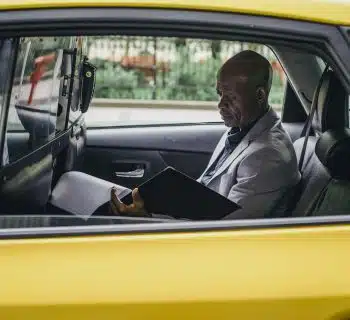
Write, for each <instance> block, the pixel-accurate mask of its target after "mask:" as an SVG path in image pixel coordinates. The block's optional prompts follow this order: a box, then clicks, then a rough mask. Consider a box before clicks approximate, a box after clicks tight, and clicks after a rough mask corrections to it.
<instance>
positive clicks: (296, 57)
mask: <svg viewBox="0 0 350 320" xmlns="http://www.w3.org/2000/svg"><path fill="white" fill-rule="evenodd" d="M55 39H56V38H55ZM55 39H53V40H52V41H61V42H60V46H58V49H56V51H55V56H54V57H51V58H50V57H48V58H47V59H52V60H51V61H50V62H49V67H48V68H49V71H50V72H51V73H50V74H51V79H52V81H51V83H50V85H51V87H50V88H48V89H47V90H43V91H45V92H50V94H49V95H48V96H46V97H35V96H34V101H35V102H36V103H34V104H33V105H35V107H33V106H31V104H30V103H28V101H27V97H28V95H30V93H29V91H28V90H30V87H31V86H32V88H33V87H35V86H36V88H38V87H40V85H42V84H41V83H40V81H37V82H35V79H34V80H33V79H32V78H30V75H29V76H28V77H24V74H25V73H26V72H27V69H28V66H27V67H26V64H25V63H23V61H27V60H28V59H29V58H28V57H29V56H30V53H31V49H32V48H33V46H35V45H41V44H42V41H41V40H40V39H39V38H37V39H36V38H35V39H29V38H23V39H21V40H20V43H19V44H18V46H19V49H18V50H19V51H18V55H17V61H15V62H14V64H15V66H16V67H15V70H14V76H13V77H12V78H11V77H10V78H9V81H10V82H11V83H13V85H12V93H11V97H9V98H8V99H7V102H8V105H9V107H8V108H7V111H4V110H2V113H1V117H2V118H5V121H6V120H7V130H6V143H5V144H4V146H3V150H4V153H6V152H7V153H8V155H7V158H8V160H7V162H5V163H3V167H2V169H1V186H0V197H1V202H0V208H1V215H2V217H1V219H0V225H1V227H4V228H6V227H20V226H22V227H23V226H49V225H50V226H52V225H55V226H56V225H65V224H66V225H72V224H74V223H76V224H84V223H85V224H109V223H151V222H155V221H156V222H167V221H168V220H167V219H164V220H163V219H152V218H132V217H130V218H128V217H122V218H121V217H113V218H112V217H108V215H107V213H106V217H102V216H99V217H95V218H94V219H88V221H86V220H84V219H80V218H79V217H76V216H74V215H73V214H72V213H69V212H65V213H62V211H60V210H56V209H57V208H55V207H54V206H53V205H52V204H50V197H51V194H52V192H53V190H55V187H56V185H57V183H58V181H60V179H61V178H62V176H64V174H66V173H67V172H82V173H84V174H86V175H88V176H90V177H91V179H94V178H99V179H102V180H104V181H109V182H111V183H113V184H118V185H122V186H125V187H128V188H134V187H136V186H138V185H139V184H141V183H142V182H144V181H146V180H147V179H149V178H150V177H152V176H154V175H155V174H156V173H158V172H159V171H161V170H163V169H164V168H166V167H167V166H172V167H174V168H176V169H177V170H179V171H181V172H183V173H185V174H186V175H188V176H190V177H192V178H194V179H196V178H198V177H199V176H200V174H201V173H202V171H203V170H204V169H205V167H206V165H207V162H208V161H209V158H210V156H211V153H212V152H213V150H214V147H215V146H216V144H217V142H218V141H219V139H220V137H221V135H222V134H223V133H224V132H225V130H226V128H225V126H224V124H223V123H221V122H220V123H219V122H203V123H202V122H201V123H183V124H182V123H179V124H176V123H175V124H157V125H152V124H145V125H130V126H118V125H115V126H111V127H98V126H96V127H94V126H89V127H87V125H86V123H85V121H84V115H85V114H86V113H87V112H89V104H90V102H91V98H92V96H93V92H94V73H95V72H96V73H98V72H99V71H98V69H95V68H94V66H93V65H92V64H89V62H88V60H87V58H86V55H87V54H86V52H85V51H84V50H85V48H84V44H81V43H82V42H83V41H82V39H83V38H82V37H62V39H60V40H57V39H56V40H55ZM44 42H45V41H44ZM11 45H12V46H15V45H16V44H14V43H11V44H9V46H11ZM269 47H270V49H271V50H272V51H273V52H274V54H275V55H276V57H277V59H278V61H279V62H280V64H281V65H282V67H283V70H284V72H285V75H286V77H287V82H286V87H285V93H284V100H283V106H282V111H281V121H282V124H283V126H284V128H285V130H286V131H287V132H288V133H289V135H290V137H291V139H292V141H293V144H294V147H295V151H296V154H297V157H298V161H299V162H300V163H299V165H300V171H301V173H302V180H301V183H300V186H299V187H300V188H299V189H298V192H297V193H296V196H295V198H294V201H293V203H291V204H290V207H289V210H288V212H287V213H286V215H285V216H284V217H304V216H310V215H311V216H313V215H332V214H337V215H338V214H347V211H348V209H349V205H350V199H349V195H350V193H349V192H348V191H349V186H348V181H349V177H350V172H349V166H348V163H349V160H350V151H349V150H350V131H349V129H348V122H349V119H348V117H349V113H348V109H349V95H348V93H347V92H346V90H345V88H344V86H343V85H342V82H341V80H340V79H339V78H338V76H337V74H336V72H335V71H333V69H332V66H326V63H325V62H324V61H323V60H322V59H321V58H320V57H318V56H316V55H315V54H314V53H309V52H306V51H301V50H296V49H294V48H291V47H288V46H281V45H277V44H273V45H272V44H271V45H270V44H269ZM56 48H57V46H56ZM49 49H50V48H49ZM48 52H50V50H47V48H45V46H43V49H42V55H44V56H45V55H46V56H48ZM3 59H5V58H3ZM28 61H29V60H28ZM38 64H39V69H36V70H39V72H40V61H39V62H38ZM46 71H47V70H46ZM87 74H89V75H90V76H86V75H87ZM91 74H93V77H91ZM17 78H18V79H19V80H18V81H19V82H18V81H17ZM23 79H25V80H23ZM16 81H17V82H16ZM24 85H26V86H27V87H26V88H28V89H26V90H27V91H26V90H19V89H18V88H21V87H24ZM4 90H5V89H4ZM35 99H37V100H35ZM2 100H3V101H5V100H6V99H2ZM2 103H3V105H4V102H2ZM37 106H39V107H37ZM313 108H314V114H313V116H312V117H311V116H310V114H312V112H311V111H310V110H312V109H313ZM3 109H4V107H3ZM5 109H6V108H5ZM14 118H16V121H13V119H14ZM11 119H12V120H11ZM11 121H12V122H11ZM10 122H11V123H10ZM308 125H309V130H306V128H307V126H308ZM305 130H306V131H309V132H308V133H309V134H305ZM305 141H306V142H305ZM303 149H305V150H304V151H303ZM4 158H6V156H5V157H4ZM135 170H141V171H142V175H140V176H134V177H130V176H128V175H123V174H119V175H118V174H116V173H117V172H121V173H123V172H133V171H135ZM81 188H82V190H83V189H84V185H82V186H81ZM333 190H336V191H333ZM339 190H341V191H339ZM82 194H84V193H82ZM339 194H341V195H342V196H339ZM66 196H67V197H74V196H75V195H71V194H70V195H69V194H67V195H66ZM86 196H87V195H86ZM332 197H333V198H334V199H333V198H332ZM82 200H83V199H81V201H82ZM79 201H80V200H79ZM58 213H59V214H58ZM64 214H66V215H67V216H68V217H70V220H67V219H65V218H64V217H62V216H63V215H64ZM26 215H33V216H35V218H33V219H27V218H25V217H26ZM11 216H12V217H13V216H16V217H17V218H16V219H12V220H11V223H10V222H9V220H8V219H7V218H6V217H11ZM266 218H281V217H275V216H272V217H270V216H266Z"/></svg>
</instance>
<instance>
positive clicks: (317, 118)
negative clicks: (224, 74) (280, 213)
mask: <svg viewBox="0 0 350 320" xmlns="http://www.w3.org/2000/svg"><path fill="white" fill-rule="evenodd" d="M321 81H322V83H321V84H320V90H319V94H318V97H317V104H316V110H315V115H314V119H313V122H312V127H313V131H314V135H313V136H310V137H308V141H307V146H306V149H305V156H304V161H303V164H302V167H301V173H302V180H301V182H300V198H299V199H298V201H297V203H296V204H295V207H294V209H293V210H292V211H293V212H292V215H293V216H304V215H305V214H307V212H308V209H309V208H310V203H313V202H314V201H315V200H316V199H317V198H318V196H319V195H320V194H321V192H322V190H324V188H325V187H326V186H327V184H328V183H329V181H330V179H331V176H330V174H329V172H328V170H327V168H326V167H325V166H324V165H323V164H322V162H321V161H320V159H319V158H318V156H317V155H316V153H315V146H316V143H317V141H318V139H319V138H320V136H322V134H323V133H324V132H325V131H327V130H341V129H343V128H345V126H346V123H347V119H348V115H347V112H348V111H347V109H348V94H347V92H346V91H345V89H344V87H343V85H342V84H341V82H340V80H339V79H338V77H337V76H336V74H335V73H334V72H333V71H332V70H328V71H326V73H325V75H324V77H323V78H322V80H321ZM304 139H305V138H300V139H298V140H297V141H295V142H294V148H295V151H296V154H297V158H298V161H300V157H301V151H302V147H303V144H304Z"/></svg>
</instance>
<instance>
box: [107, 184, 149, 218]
mask: <svg viewBox="0 0 350 320" xmlns="http://www.w3.org/2000/svg"><path fill="white" fill-rule="evenodd" d="M132 199H133V203H132V204H130V205H126V204H124V203H123V202H121V201H120V200H119V199H118V197H117V195H116V193H115V189H114V188H112V191H111V201H110V210H111V212H112V213H114V214H117V215H122V216H123V215H125V216H135V217H145V216H149V214H148V213H147V211H146V209H145V206H144V202H143V200H142V198H141V196H140V193H139V191H138V189H137V188H136V189H134V190H133V191H132Z"/></svg>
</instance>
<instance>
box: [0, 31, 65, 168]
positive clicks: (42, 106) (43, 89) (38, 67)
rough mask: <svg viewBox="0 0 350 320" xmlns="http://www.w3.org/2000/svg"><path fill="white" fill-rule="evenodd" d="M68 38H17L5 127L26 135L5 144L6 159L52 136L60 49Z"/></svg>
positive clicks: (58, 87)
mask: <svg viewBox="0 0 350 320" xmlns="http://www.w3.org/2000/svg"><path fill="white" fill-rule="evenodd" d="M69 39H70V38H52V37H48V38H35V37H34V38H23V39H21V42H20V46H19V51H18V58H17V63H16V69H15V77H14V84H13V88H12V95H11V102H10V110H9V118H8V125H7V130H8V132H9V131H11V132H14V131H20V132H21V135H22V137H23V135H27V137H26V139H21V140H20V141H21V143H18V144H14V143H12V144H9V145H8V149H9V157H10V162H11V161H14V160H17V159H19V158H20V157H22V156H24V155H26V154H28V153H29V152H30V151H32V150H35V149H36V148H38V147H39V146H41V145H43V144H44V143H46V142H47V141H48V140H49V139H51V138H53V137H54V136H55V132H56V118H57V109H58V101H59V94H60V82H61V77H62V73H61V65H62V56H63V49H64V48H68V47H69ZM24 143H25V145H24Z"/></svg>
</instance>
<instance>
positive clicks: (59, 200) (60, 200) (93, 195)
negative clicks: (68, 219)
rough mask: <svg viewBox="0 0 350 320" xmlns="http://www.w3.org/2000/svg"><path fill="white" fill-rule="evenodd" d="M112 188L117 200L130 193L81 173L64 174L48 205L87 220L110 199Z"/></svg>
mask: <svg viewBox="0 0 350 320" xmlns="http://www.w3.org/2000/svg"><path fill="white" fill-rule="evenodd" d="M112 187H115V188H116V189H117V191H116V193H117V196H118V197H119V198H123V197H124V196H125V195H127V194H128V193H129V192H131V189H129V188H125V187H122V186H119V185H116V184H114V183H112V182H109V181H106V180H103V179H100V178H96V177H94V176H90V175H88V174H86V173H83V172H78V171H70V172H66V173H65V174H63V175H62V177H61V178H60V179H59V181H58V183H57V185H56V187H55V189H54V190H53V192H52V197H51V200H50V203H51V204H52V205H54V206H56V207H58V208H60V209H63V210H65V211H68V212H71V213H73V214H75V215H78V216H81V217H82V218H85V219H88V218H89V217H90V216H91V215H92V214H93V213H94V211H95V210H96V209H97V208H98V207H100V206H101V205H103V204H104V203H106V202H108V201H109V200H110V199H111V189H112Z"/></svg>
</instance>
